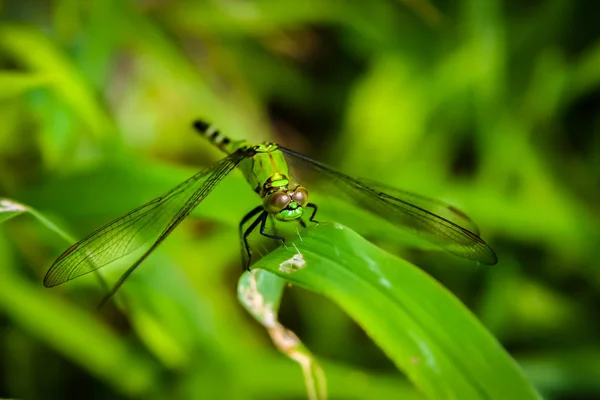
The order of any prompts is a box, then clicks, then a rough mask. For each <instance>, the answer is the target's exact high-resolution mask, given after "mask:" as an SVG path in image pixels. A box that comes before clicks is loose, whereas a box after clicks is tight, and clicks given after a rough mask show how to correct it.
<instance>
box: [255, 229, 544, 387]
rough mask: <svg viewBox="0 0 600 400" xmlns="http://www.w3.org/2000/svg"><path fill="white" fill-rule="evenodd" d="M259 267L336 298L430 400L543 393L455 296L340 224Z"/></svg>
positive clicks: (276, 254)
mask: <svg viewBox="0 0 600 400" xmlns="http://www.w3.org/2000/svg"><path fill="white" fill-rule="evenodd" d="M255 267H256V268H264V269H266V270H268V271H269V272H271V273H274V274H277V275H278V276H280V277H282V278H284V279H286V280H289V281H291V282H292V283H294V284H296V285H299V286H301V287H304V288H307V289H310V290H313V291H315V292H317V293H321V294H323V295H324V296H326V297H329V298H331V299H332V300H334V301H335V302H337V303H338V304H339V305H340V307H341V308H342V309H344V311H345V312H347V313H348V314H349V315H351V316H352V318H354V319H355V320H356V321H358V323H359V324H360V325H361V326H362V327H363V328H364V329H365V331H366V332H367V333H368V334H369V336H370V337H372V338H373V340H374V341H375V342H376V343H377V344H378V345H379V346H381V347H382V349H383V350H384V351H385V353H386V354H387V355H388V356H389V357H390V358H391V359H392V360H393V361H394V363H395V364H396V365H397V366H398V368H400V369H401V370H402V371H404V372H405V373H406V374H407V375H408V377H409V378H410V379H411V380H412V381H413V382H414V383H415V384H416V385H417V386H418V387H419V389H421V391H422V392H423V393H425V394H426V395H428V397H430V398H460V399H470V398H486V399H496V398H497V399H506V398H518V399H533V398H537V396H536V395H535V393H534V392H533V390H532V389H531V387H530V386H529V384H528V383H527V382H526V381H525V379H524V377H523V375H522V372H521V371H520V369H519V368H518V367H517V365H516V364H515V363H514V362H513V360H512V359H511V358H510V357H509V356H508V355H507V354H506V353H505V352H504V350H502V348H501V347H500V346H499V344H498V343H497V342H496V340H495V339H494V338H493V337H492V336H491V335H490V334H489V333H488V332H487V331H486V330H485V328H483V327H482V326H481V325H480V323H479V322H477V320H476V319H475V318H473V316H472V315H471V314H470V313H469V312H468V311H467V310H466V309H465V308H464V306H463V305H462V304H461V303H460V302H459V301H458V300H457V299H456V298H454V297H453V296H452V295H451V294H450V293H448V292H447V291H445V290H443V289H442V288H441V287H440V286H439V284H438V283H437V282H436V281H435V280H433V279H432V278H431V277H430V276H428V275H427V274H425V273H424V272H422V271H421V270H419V269H417V268H416V267H414V266H412V265H411V264H409V263H407V262H406V261H403V260H401V259H399V258H396V257H394V256H392V255H390V254H389V253H386V252H384V251H382V250H381V249H379V248H378V247H376V246H374V245H372V244H371V243H369V242H367V241H366V240H364V239H363V238H361V237H360V236H358V235H357V234H356V233H355V232H353V231H350V230H349V229H348V228H345V227H343V226H342V225H337V224H321V225H319V226H317V227H315V228H310V229H308V230H307V232H306V233H305V234H304V235H303V236H302V239H301V240H296V241H295V242H294V243H293V244H292V246H288V247H287V248H286V249H283V248H280V249H278V250H277V251H275V252H273V253H271V254H269V256H267V257H264V258H263V259H262V260H261V261H259V262H258V263H257V264H255Z"/></svg>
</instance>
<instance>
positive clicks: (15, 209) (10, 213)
mask: <svg viewBox="0 0 600 400" xmlns="http://www.w3.org/2000/svg"><path fill="white" fill-rule="evenodd" d="M23 213H29V214H31V215H33V216H34V217H35V218H36V219H37V220H38V221H40V222H41V223H42V225H45V226H46V227H47V228H48V229H50V230H51V231H53V232H55V233H56V234H57V235H59V236H60V237H62V238H64V239H65V240H66V241H67V242H74V241H75V240H74V239H73V237H71V236H70V235H69V234H67V233H66V232H65V231H63V230H62V229H60V228H59V227H58V226H56V225H55V224H54V223H53V222H52V221H49V220H48V219H46V217H44V216H43V215H42V214H40V213H39V212H37V211H36V210H35V209H33V208H31V207H29V206H26V205H24V204H21V203H18V202H16V201H14V200H11V199H7V198H4V197H0V223H2V222H5V221H8V220H9V219H11V218H13V217H16V216H17V215H20V214H23Z"/></svg>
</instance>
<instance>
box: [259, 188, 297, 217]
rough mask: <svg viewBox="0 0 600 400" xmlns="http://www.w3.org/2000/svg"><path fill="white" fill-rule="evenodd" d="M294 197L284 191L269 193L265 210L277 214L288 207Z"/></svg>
mask: <svg viewBox="0 0 600 400" xmlns="http://www.w3.org/2000/svg"><path fill="white" fill-rule="evenodd" d="M291 200H292V199H291V198H290V196H289V195H288V194H286V193H284V192H275V193H273V194H271V195H269V196H268V197H267V198H266V201H265V210H267V212H268V213H271V214H276V213H278V212H280V211H281V210H283V209H284V208H286V207H287V206H288V204H290V201H291Z"/></svg>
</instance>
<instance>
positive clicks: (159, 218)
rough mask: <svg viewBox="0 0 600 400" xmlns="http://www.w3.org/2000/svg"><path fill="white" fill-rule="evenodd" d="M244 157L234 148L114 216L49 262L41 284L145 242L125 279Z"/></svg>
mask: <svg viewBox="0 0 600 400" xmlns="http://www.w3.org/2000/svg"><path fill="white" fill-rule="evenodd" d="M244 157H245V153H244V152H243V151H238V152H236V153H233V154H231V155H230V156H228V157H226V158H224V159H223V160H221V161H219V162H218V163H217V164H215V165H214V166H212V167H211V168H210V169H208V170H206V171H202V172H199V173H197V174H196V175H194V176H192V177H191V178H189V179H188V180H186V181H185V182H183V183H181V184H180V185H178V186H177V187H175V188H173V189H171V190H170V191H169V192H167V193H165V194H164V195H162V196H160V197H157V198H156V199H154V200H152V201H150V202H148V203H146V204H144V205H142V206H140V207H138V208H136V209H135V210H133V211H130V212H129V213H127V214H125V215H123V216H121V217H119V218H117V219H116V220H114V221H112V222H110V223H109V224H107V225H105V226H103V227H102V228H100V229H98V230H97V231H96V232H94V233H92V234H91V235H89V236H87V237H86V238H84V239H82V240H81V241H79V242H77V243H75V244H74V245H73V246H71V247H69V248H68V249H67V250H66V251H65V252H64V253H63V254H62V255H61V256H60V257H58V259H57V260H56V261H55V262H54V264H52V266H51V267H50V269H49V270H48V273H47V274H46V276H45V278H44V285H45V286H46V287H52V286H56V285H60V284H61V283H64V282H66V281H69V280H71V279H74V278H77V277H79V276H81V275H85V274H88V273H90V272H92V271H95V270H97V269H98V268H101V267H103V266H105V265H107V264H109V263H110V262H112V261H115V260H117V259H119V258H121V257H123V256H125V255H127V254H130V253H131V252H133V251H134V250H137V249H139V248H140V247H142V246H144V245H146V246H149V248H148V250H147V251H146V252H145V253H144V254H143V255H142V256H141V257H140V259H138V260H137V261H136V263H135V264H134V265H133V266H132V267H130V268H129V270H128V271H127V273H126V274H125V275H124V277H123V278H121V281H120V282H119V283H118V284H117V287H116V288H114V289H113V291H112V292H111V293H114V291H116V289H117V288H118V286H120V285H121V284H122V282H123V281H124V280H125V278H126V277H127V276H128V275H129V274H130V273H131V272H133V270H134V269H135V268H136V267H137V266H138V265H139V264H140V263H141V262H142V261H143V260H144V259H145V258H146V257H147V256H148V255H149V254H150V253H151V252H152V251H153V250H154V249H155V248H156V247H157V246H158V245H159V244H160V243H161V242H162V241H163V240H164V239H165V237H166V236H167V235H168V234H169V233H171V231H172V230H173V229H174V228H175V227H176V226H177V225H178V224H179V223H180V222H181V221H182V220H183V219H184V218H185V217H187V216H188V215H189V213H190V212H191V211H192V210H193V209H194V208H195V207H196V206H197V205H198V204H199V203H200V202H201V201H202V200H203V199H204V198H205V197H206V196H207V195H208V194H209V193H210V192H211V190H212V189H213V188H214V187H215V186H216V185H217V184H218V183H219V182H220V181H221V180H222V179H223V178H224V177H225V176H227V175H228V174H229V173H230V172H231V171H232V170H233V169H234V168H235V167H236V166H237V165H238V164H239V162H240V161H241V160H242V159H243V158H244Z"/></svg>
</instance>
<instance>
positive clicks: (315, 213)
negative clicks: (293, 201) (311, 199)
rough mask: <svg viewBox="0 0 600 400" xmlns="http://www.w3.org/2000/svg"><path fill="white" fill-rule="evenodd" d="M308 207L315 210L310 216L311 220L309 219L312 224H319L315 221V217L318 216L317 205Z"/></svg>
mask: <svg viewBox="0 0 600 400" xmlns="http://www.w3.org/2000/svg"><path fill="white" fill-rule="evenodd" d="M306 207H310V208H312V209H313V212H312V214H311V216H310V218H309V219H308V220H309V221H310V222H314V223H315V224H318V223H319V221H317V220H315V215H317V205H316V204H315V203H308V204H307V205H306Z"/></svg>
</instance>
